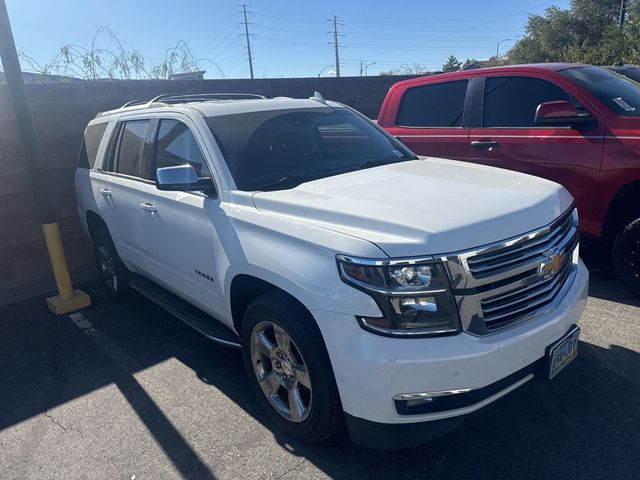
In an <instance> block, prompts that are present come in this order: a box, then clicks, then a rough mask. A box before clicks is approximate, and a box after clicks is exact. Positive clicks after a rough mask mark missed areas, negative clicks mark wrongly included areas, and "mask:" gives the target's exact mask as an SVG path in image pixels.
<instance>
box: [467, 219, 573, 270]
mask: <svg viewBox="0 0 640 480" xmlns="http://www.w3.org/2000/svg"><path fill="white" fill-rule="evenodd" d="M572 224H573V219H572V215H571V212H569V214H565V215H563V216H562V217H560V218H559V219H558V220H556V221H555V222H553V223H552V224H551V226H549V227H547V229H548V231H547V232H546V233H543V234H541V235H538V236H535V237H533V238H527V237H528V236H527V237H526V238H525V239H523V240H521V241H519V242H517V243H513V244H507V245H506V246H505V247H503V248H498V249H496V250H490V251H488V252H485V253H480V254H478V255H474V256H472V257H469V258H467V265H468V266H469V272H470V273H471V275H473V277H474V278H487V277H492V276H495V275H500V274H502V273H505V272H507V273H508V272H509V271H511V270H513V269H516V268H518V267H519V266H521V265H528V264H530V263H531V262H532V261H533V262H540V261H541V260H543V259H544V253H545V252H547V251H548V250H549V249H552V248H554V247H557V246H558V245H560V244H561V243H562V242H563V241H564V240H565V239H566V236H567V233H570V231H571V229H572V226H573V225H572Z"/></svg>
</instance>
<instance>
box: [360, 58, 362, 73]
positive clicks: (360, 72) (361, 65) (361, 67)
mask: <svg viewBox="0 0 640 480" xmlns="http://www.w3.org/2000/svg"><path fill="white" fill-rule="evenodd" d="M360 76H362V60H360Z"/></svg>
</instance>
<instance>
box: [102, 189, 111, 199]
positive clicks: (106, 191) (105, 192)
mask: <svg viewBox="0 0 640 480" xmlns="http://www.w3.org/2000/svg"><path fill="white" fill-rule="evenodd" d="M100 193H101V194H102V196H103V197H110V196H111V190H109V189H108V188H101V189H100Z"/></svg>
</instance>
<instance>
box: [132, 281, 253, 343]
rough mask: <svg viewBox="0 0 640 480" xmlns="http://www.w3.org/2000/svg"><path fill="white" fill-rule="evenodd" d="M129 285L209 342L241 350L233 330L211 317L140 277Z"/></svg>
mask: <svg viewBox="0 0 640 480" xmlns="http://www.w3.org/2000/svg"><path fill="white" fill-rule="evenodd" d="M129 285H130V286H131V288H133V289H134V290H136V291H137V292H138V293H140V294H141V295H143V296H145V297H147V298H148V299H149V300H151V301H152V302H153V303H155V304H156V305H158V306H160V307H162V308H164V309H165V310H166V311H167V312H169V313H171V314H172V315H175V316H176V317H178V318H179V319H180V320H182V321H183V322H184V323H186V324H187V325H189V326H190V327H192V328H194V329H195V330H196V331H198V332H199V333H201V334H202V335H204V336H205V337H206V338H208V339H209V340H211V341H213V342H216V343H219V344H221V345H224V346H226V347H231V348H238V349H239V348H241V347H240V339H239V338H238V335H236V334H235V332H234V331H233V330H231V329H230V328H229V327H227V326H226V325H223V324H222V323H220V322H219V321H218V320H216V319H215V318H213V317H212V316H211V315H209V314H207V313H205V312H203V311H202V310H200V309H199V308H197V307H194V306H193V305H191V304H190V303H189V302H187V301H185V300H183V299H181V298H180V297H178V296H177V295H175V294H173V293H171V292H170V291H168V290H167V289H166V288H163V287H161V286H160V285H157V284H156V283H154V282H152V281H151V280H147V279H146V278H144V277H142V276H140V275H133V278H132V279H131V280H130V281H129Z"/></svg>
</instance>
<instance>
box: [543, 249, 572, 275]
mask: <svg viewBox="0 0 640 480" xmlns="http://www.w3.org/2000/svg"><path fill="white" fill-rule="evenodd" d="M542 255H543V256H544V259H543V260H542V262H541V263H540V267H539V268H538V275H539V276H541V277H544V278H550V277H553V276H554V275H555V274H556V273H558V272H559V271H560V269H561V268H562V265H563V264H564V259H565V257H566V254H565V253H560V252H559V251H558V250H557V249H555V248H552V249H549V250H547V251H546V252H544V253H543V254H542Z"/></svg>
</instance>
